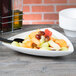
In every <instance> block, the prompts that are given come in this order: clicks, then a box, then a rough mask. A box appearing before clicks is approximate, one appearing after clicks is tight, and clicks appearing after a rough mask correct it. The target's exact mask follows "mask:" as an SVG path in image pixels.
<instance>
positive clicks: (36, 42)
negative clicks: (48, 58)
mask: <svg viewBox="0 0 76 76" xmlns="http://www.w3.org/2000/svg"><path fill="white" fill-rule="evenodd" d="M31 40H32V42H34V43H35V44H37V46H38V45H40V40H38V39H36V38H35V37H33V38H32V39H31Z"/></svg>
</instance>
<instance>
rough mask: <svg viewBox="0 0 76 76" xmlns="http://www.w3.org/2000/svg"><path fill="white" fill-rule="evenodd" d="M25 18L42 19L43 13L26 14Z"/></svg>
mask: <svg viewBox="0 0 76 76" xmlns="http://www.w3.org/2000/svg"><path fill="white" fill-rule="evenodd" d="M23 19H24V20H41V19H42V15H41V14H24V16H23Z"/></svg>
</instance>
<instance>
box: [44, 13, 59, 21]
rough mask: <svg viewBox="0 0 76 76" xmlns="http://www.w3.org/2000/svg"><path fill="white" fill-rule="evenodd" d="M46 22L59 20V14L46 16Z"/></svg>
mask: <svg viewBox="0 0 76 76" xmlns="http://www.w3.org/2000/svg"><path fill="white" fill-rule="evenodd" d="M44 20H58V14H45V15H44Z"/></svg>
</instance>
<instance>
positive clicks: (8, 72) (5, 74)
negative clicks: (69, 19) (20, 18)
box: [0, 25, 76, 76]
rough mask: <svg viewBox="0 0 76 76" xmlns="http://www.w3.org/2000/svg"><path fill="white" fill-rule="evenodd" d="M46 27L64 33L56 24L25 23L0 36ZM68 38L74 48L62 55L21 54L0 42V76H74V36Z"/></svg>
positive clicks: (75, 44)
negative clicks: (19, 27)
mask: <svg viewBox="0 0 76 76" xmlns="http://www.w3.org/2000/svg"><path fill="white" fill-rule="evenodd" d="M46 27H50V28H53V29H55V30H57V31H59V32H61V33H62V34H64V32H63V30H62V29H61V28H60V27H59V26H58V25H25V26H23V28H22V29H20V30H15V31H14V32H8V33H3V34H0V36H1V37H4V38H9V37H11V36H14V35H16V34H19V33H22V32H25V31H29V30H33V29H38V28H46ZM64 35H65V34H64ZM68 38H69V39H70V40H71V42H72V43H73V45H74V49H75V50H74V52H73V53H72V54H70V55H67V56H63V57H38V56H32V55H27V54H22V53H19V52H16V51H14V50H11V49H9V48H7V47H5V46H3V45H2V44H1V43H0V76H76V38H71V37H68Z"/></svg>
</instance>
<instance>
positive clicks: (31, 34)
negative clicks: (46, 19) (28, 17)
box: [29, 29, 40, 39]
mask: <svg viewBox="0 0 76 76" xmlns="http://www.w3.org/2000/svg"><path fill="white" fill-rule="evenodd" d="M39 31H40V29H37V31H35V32H32V33H30V34H29V37H30V39H31V38H33V37H35V35H36V34H37V33H38V32H39Z"/></svg>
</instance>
